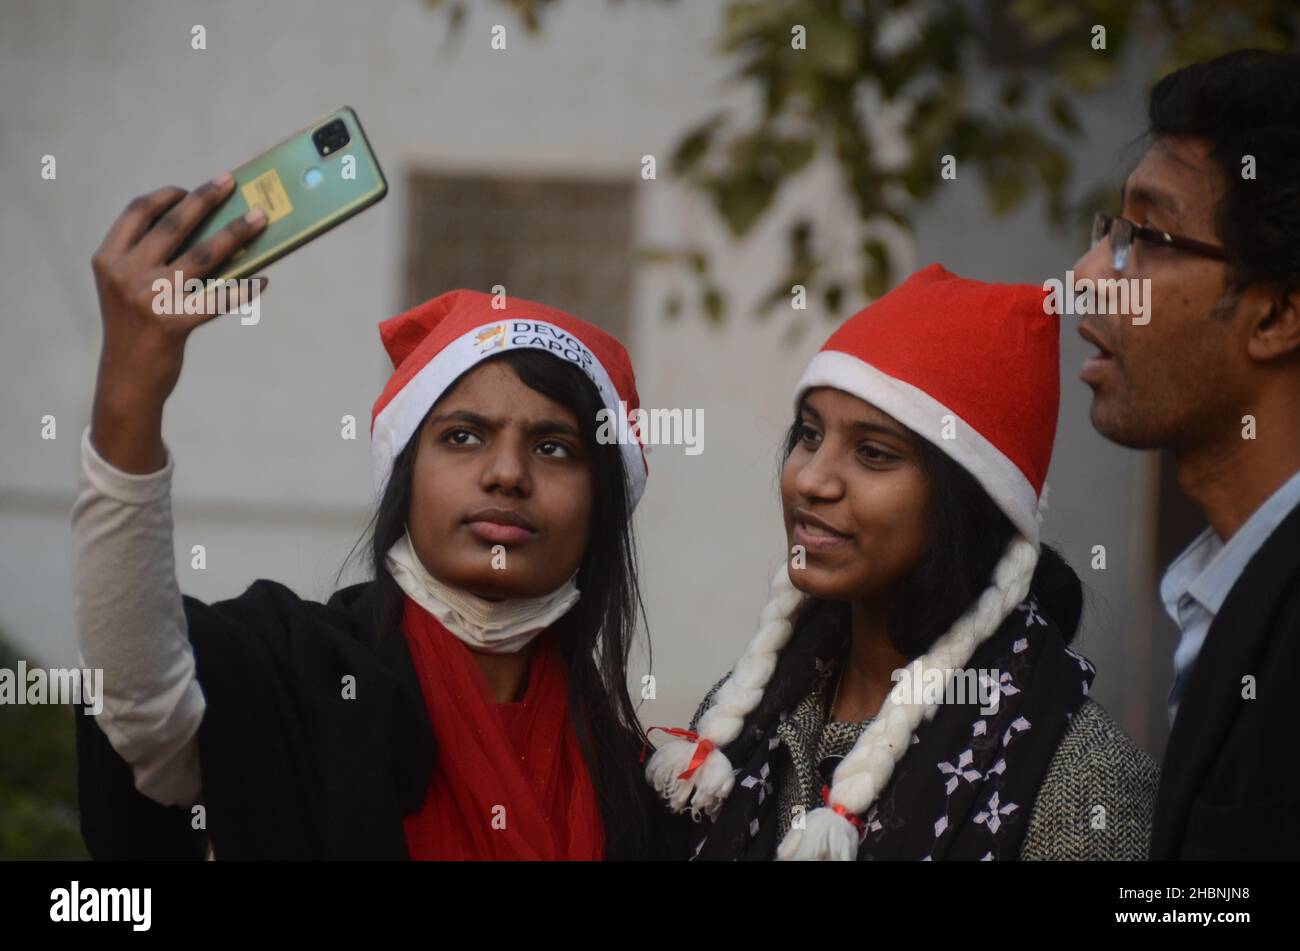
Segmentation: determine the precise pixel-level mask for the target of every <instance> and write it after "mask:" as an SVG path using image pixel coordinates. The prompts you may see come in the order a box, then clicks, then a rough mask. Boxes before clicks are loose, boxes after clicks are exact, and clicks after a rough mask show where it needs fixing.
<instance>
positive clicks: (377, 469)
mask: <svg viewBox="0 0 1300 951" xmlns="http://www.w3.org/2000/svg"><path fill="white" fill-rule="evenodd" d="M379 335H380V337H381V338H382V340H383V342H384V349H385V350H387V351H388V355H389V357H391V358H392V361H393V367H394V371H393V375H392V376H391V377H390V378H389V380H388V384H387V385H386V386H385V387H384V391H383V392H382V393H380V394H379V399H377V400H376V401H375V405H374V409H373V411H372V413H371V422H370V446H371V459H372V462H373V468H374V481H375V493H376V497H377V498H378V497H382V496H383V493H384V487H385V486H386V485H387V482H388V476H389V473H390V472H392V468H393V460H395V459H396V458H397V456H398V454H399V453H400V452H401V451H402V449H403V448H404V447H405V446H406V444H407V442H408V441H409V440H410V438H411V437H412V436H413V435H415V432H416V430H417V429H418V428H419V425H420V422H421V421H422V420H423V419H424V417H425V415H426V414H427V413H428V411H429V409H430V407H432V406H433V404H434V403H436V402H437V401H438V398H439V397H441V396H442V394H443V393H445V392H447V390H448V389H450V388H451V386H452V384H454V383H455V382H456V380H457V379H459V378H460V376H461V375H462V374H463V373H465V371H467V370H469V369H470V368H471V367H474V366H475V365H477V364H478V363H479V362H481V361H483V360H487V359H489V358H490V357H494V356H496V355H497V354H500V353H504V352H506V351H507V350H519V349H532V350H544V351H545V352H547V353H550V354H553V355H554V356H555V357H557V358H558V359H561V360H564V361H565V362H567V363H571V364H573V365H574V366H576V367H577V368H578V369H580V370H581V371H582V372H583V373H585V374H586V375H587V378H588V379H589V380H591V382H592V383H593V384H595V387H596V390H597V392H599V394H600V399H601V402H602V403H604V405H605V408H606V409H608V410H609V411H610V413H611V414H612V416H611V419H610V422H611V431H613V432H616V433H620V434H622V433H629V434H630V437H629V438H628V439H627V440H625V441H623V442H622V443H621V444H620V448H621V450H622V452H623V467H624V469H625V471H626V473H627V478H628V493H629V497H628V501H629V504H630V506H631V507H632V508H636V504H637V502H638V501H639V500H640V498H641V493H642V492H643V491H644V490H645V481H646V474H647V473H648V471H649V466H648V465H647V463H646V458H645V452H644V450H643V447H642V446H641V444H640V442H639V441H638V440H637V433H638V430H637V428H636V427H635V426H632V425H629V421H628V415H629V414H631V413H633V412H634V411H635V410H637V409H638V408H639V407H640V405H641V404H640V398H639V397H638V396H637V392H636V379H635V377H634V376H633V374H632V361H631V360H630V359H629V358H628V355H627V351H626V350H625V349H624V348H623V345H622V344H621V343H619V342H618V341H617V340H615V339H614V338H613V337H612V336H610V335H609V334H607V333H605V331H603V330H601V329H600V328H599V327H595V326H593V325H591V324H589V323H587V322H586V321H583V320H579V319H578V318H577V317H574V316H573V315H572V314H567V313H565V312H564V311H562V310H557V309H556V308H554V307H547V306H546V305H545V304H539V303H536V302H535V301H530V300H524V299H522V298H519V297H512V298H506V297H504V296H494V295H490V294H484V293H482V292H481V291H471V290H455V291H448V292H447V293H445V294H440V295H439V296H437V297H435V298H433V299H432V300H429V301H425V302H424V303H423V304H420V305H419V306H418V307H414V308H412V309H411V310H408V311H407V312H406V313H404V314H399V315H398V316H396V317H393V318H391V319H389V320H386V321H384V322H383V323H381V324H380V325H379ZM615 426H617V428H616V429H615V428H614V427H615Z"/></svg>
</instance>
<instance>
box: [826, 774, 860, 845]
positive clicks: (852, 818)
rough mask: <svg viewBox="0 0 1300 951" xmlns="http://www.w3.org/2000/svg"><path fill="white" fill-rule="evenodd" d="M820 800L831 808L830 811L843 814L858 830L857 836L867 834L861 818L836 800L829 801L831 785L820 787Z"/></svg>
mask: <svg viewBox="0 0 1300 951" xmlns="http://www.w3.org/2000/svg"><path fill="white" fill-rule="evenodd" d="M822 802H824V803H826V805H827V806H828V807H829V808H830V810H831V811H832V812H834V813H836V814H837V815H840V816H843V817H844V818H845V819H847V820H848V821H849V822H850V823H852V825H853V828H855V829H857V830H858V838H861V837H862V836H864V835H866V834H867V830H866V827H865V826H863V825H862V820H861V819H859V818H858V817H857V816H856V815H854V814H853V813H851V812H849V811H848V810H847V809H845V808H844V807H843V806H841V805H840V804H839V803H838V802H837V803H834V804H832V803H831V787H830V786H823V787H822Z"/></svg>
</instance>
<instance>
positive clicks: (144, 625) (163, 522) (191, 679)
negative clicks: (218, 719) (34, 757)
mask: <svg viewBox="0 0 1300 951" xmlns="http://www.w3.org/2000/svg"><path fill="white" fill-rule="evenodd" d="M164 449H166V446H165V444H164ZM166 456H167V462H166V464H165V465H164V466H163V468H161V469H159V470H158V471H157V472H151V473H149V474H147V475H134V474H132V473H128V472H123V471H121V470H120V469H117V468H116V467H114V466H112V465H110V464H109V463H108V462H106V461H105V460H104V459H103V458H102V457H101V456H100V455H99V453H98V452H96V451H95V447H94V445H93V444H92V443H91V441H90V427H89V426H87V427H86V429H85V430H84V431H83V432H82V434H81V474H80V479H79V486H78V493H77V501H76V503H75V504H74V505H73V508H72V551H73V604H74V614H75V619H76V625H77V641H78V644H79V646H80V649H81V662H82V664H83V666H85V667H89V668H102V669H103V671H104V679H103V694H104V697H103V709H102V710H101V711H100V713H99V714H98V715H97V716H96V721H97V722H98V723H99V726H100V728H101V729H102V730H103V731H104V735H105V736H107V737H108V740H109V742H110V743H112V745H113V748H114V749H115V750H117V752H118V754H119V755H120V756H121V757H122V758H123V759H124V760H126V762H127V763H128V764H130V766H131V771H132V774H133V775H134V778H135V785H136V788H137V789H139V790H140V792H142V793H144V795H146V796H148V797H149V798H150V799H153V800H155V801H156V802H159V803H162V804H163V805H165V806H170V805H180V806H190V805H192V804H194V803H195V802H197V801H198V799H199V794H200V791H201V790H200V779H199V755H198V740H197V733H198V729H199V723H200V721H201V720H202V719H203V710H204V699H203V692H202V691H201V690H200V689H199V682H198V680H197V679H196V678H195V674H194V652H193V650H192V649H191V647H190V642H189V638H188V637H187V635H186V626H185V610H184V607H183V605H182V603H181V593H180V587H179V585H178V584H177V582H176V564H175V557H174V555H173V550H172V511H171V479H172V470H173V459H172V455H171V451H170V450H166Z"/></svg>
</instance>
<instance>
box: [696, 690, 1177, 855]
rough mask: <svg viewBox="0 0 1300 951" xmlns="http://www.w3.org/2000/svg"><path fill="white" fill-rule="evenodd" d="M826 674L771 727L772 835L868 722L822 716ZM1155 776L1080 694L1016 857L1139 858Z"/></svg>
mask: <svg viewBox="0 0 1300 951" xmlns="http://www.w3.org/2000/svg"><path fill="white" fill-rule="evenodd" d="M829 673H830V672H829V671H827V674H826V675H823V676H821V677H818V678H817V679H816V680H815V682H814V685H813V688H812V689H811V690H810V691H809V692H808V694H807V696H805V697H804V698H803V700H801V701H800V702H799V703H798V704H796V705H795V708H794V709H793V710H791V711H790V713H789V716H787V717H785V718H784V719H783V720H782V721H781V722H780V723H779V724H778V725H777V736H778V738H779V739H780V742H781V744H782V745H783V746H784V747H785V748H786V749H787V751H788V752H789V754H790V759H789V766H788V768H786V769H781V770H779V774H778V775H777V777H776V785H777V797H778V799H777V802H778V809H777V812H778V822H779V826H778V830H777V841H780V839H781V838H782V837H783V836H784V835H785V833H786V831H787V830H788V829H789V826H790V816H791V815H792V812H793V809H794V807H795V806H796V805H800V804H801V805H802V806H803V807H804V809H806V810H812V809H815V808H816V807H818V806H820V805H821V804H822V802H821V789H822V783H823V781H822V778H821V776H820V774H819V772H818V770H817V764H818V763H820V762H821V761H822V760H823V759H825V758H826V757H828V756H843V755H845V754H846V753H848V751H849V750H850V749H851V748H852V746H853V744H854V743H855V742H856V741H857V738H858V736H859V735H860V734H861V732H862V731H863V730H864V729H866V726H867V724H868V723H870V722H871V721H870V720H866V721H864V722H862V723H847V722H843V721H839V720H832V721H830V722H829V723H827V722H826V720H825V713H824V711H825V709H826V706H827V704H826V692H827V689H828V686H829V684H830V683H831V682H832V678H831V677H830V676H829ZM728 676H730V675H728ZM726 679H727V678H726V677H723V678H722V680H719V681H718V682H717V683H716V684H714V685H713V688H712V689H711V690H709V692H708V694H706V695H705V697H704V700H703V701H701V703H700V706H699V708H698V709H697V710H696V711H695V716H694V717H692V718H691V729H692V730H695V729H697V727H698V725H699V719H700V717H701V716H703V715H704V711H705V710H707V709H708V708H709V706H710V704H712V703H713V696H714V694H715V693H717V690H718V688H719V687H721V686H722V684H723V683H724V682H725V681H726ZM1159 777H1160V772H1159V768H1158V767H1157V766H1156V762H1155V760H1154V759H1152V758H1151V756H1150V755H1148V754H1147V753H1146V752H1144V751H1143V750H1141V749H1140V748H1139V747H1138V746H1137V745H1136V744H1135V743H1134V742H1133V741H1132V740H1131V739H1130V738H1129V737H1128V735H1127V734H1126V733H1125V732H1124V731H1123V730H1122V729H1120V726H1119V724H1117V723H1116V722H1115V721H1114V720H1113V719H1111V717H1110V715H1109V714H1108V713H1107V712H1106V711H1105V709H1104V708H1103V707H1102V706H1101V704H1099V703H1097V702H1096V701H1094V700H1085V701H1084V703H1083V705H1082V706H1081V707H1080V708H1079V710H1078V711H1077V712H1076V713H1075V715H1074V717H1073V719H1072V721H1071V723H1070V726H1069V728H1068V729H1067V730H1066V732H1065V735H1064V736H1063V737H1062V738H1061V743H1060V745H1059V746H1058V747H1057V748H1056V752H1055V754H1053V756H1052V761H1051V764H1050V765H1049V766H1048V770H1047V775H1046V776H1045V777H1044V778H1043V783H1042V785H1041V786H1040V787H1039V790H1038V796H1037V797H1036V798H1035V800H1034V808H1033V811H1032V813H1031V815H1030V819H1029V827H1028V829H1027V830H1026V832H1025V838H1024V841H1023V843H1022V844H1021V849H1020V858H1021V859H1051V860H1090V859H1101V860H1144V859H1146V858H1147V854H1148V848H1149V843H1150V838H1151V815H1152V810H1153V809H1154V807H1155V798H1156V785H1157V783H1158V780H1159Z"/></svg>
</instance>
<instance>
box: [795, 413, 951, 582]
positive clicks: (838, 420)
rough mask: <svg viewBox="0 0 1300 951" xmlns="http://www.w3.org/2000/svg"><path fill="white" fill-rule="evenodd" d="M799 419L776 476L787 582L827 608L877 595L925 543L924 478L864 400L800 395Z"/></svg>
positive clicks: (898, 432) (903, 433)
mask: <svg viewBox="0 0 1300 951" xmlns="http://www.w3.org/2000/svg"><path fill="white" fill-rule="evenodd" d="M799 421H800V434H799V441H798V442H797V443H796V445H795V447H794V450H793V451H792V452H791V453H790V457H789V458H788V459H787V460H786V463H785V467H784V469H782V472H781V503H782V508H783V509H784V513H785V531H786V538H787V543H788V545H787V547H788V550H789V551H790V553H791V556H792V561H791V570H790V578H791V580H792V581H793V582H794V584H795V587H797V588H799V590H801V591H805V592H807V593H808V594H811V595H813V596H814V597H818V598H825V599H827V600H831V601H853V600H858V599H874V598H877V597H879V596H881V595H886V594H887V592H888V591H889V589H890V587H891V586H892V585H893V584H894V582H896V581H897V580H898V579H899V578H901V577H902V576H903V575H904V574H906V573H907V572H908V571H909V570H910V569H912V568H913V567H914V566H915V565H916V564H917V563H918V562H919V561H920V559H921V556H922V554H923V552H924V546H925V505H926V499H927V498H928V496H929V481H928V480H927V479H926V477H925V474H924V472H923V471H922V469H921V465H920V460H919V459H918V458H917V455H916V452H915V451H914V450H913V449H912V440H911V437H910V435H909V433H908V432H907V430H905V429H904V428H903V427H902V426H900V425H899V424H898V423H897V422H896V421H895V420H894V419H893V417H891V416H888V415H886V414H885V413H882V412H881V411H880V410H878V409H876V408H875V407H874V406H872V405H871V404H870V403H866V402H863V401H862V400H860V399H858V398H857V397H856V396H850V395H849V394H847V393H845V392H843V391H842V390H835V389H829V388H817V389H812V390H809V391H808V393H807V394H806V395H805V396H804V399H803V404H802V406H801V407H800V409H799ZM795 546H802V547H803V549H804V558H805V559H806V563H805V566H804V567H803V568H799V567H798V557H797V556H798V552H797V550H796V548H795Z"/></svg>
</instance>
